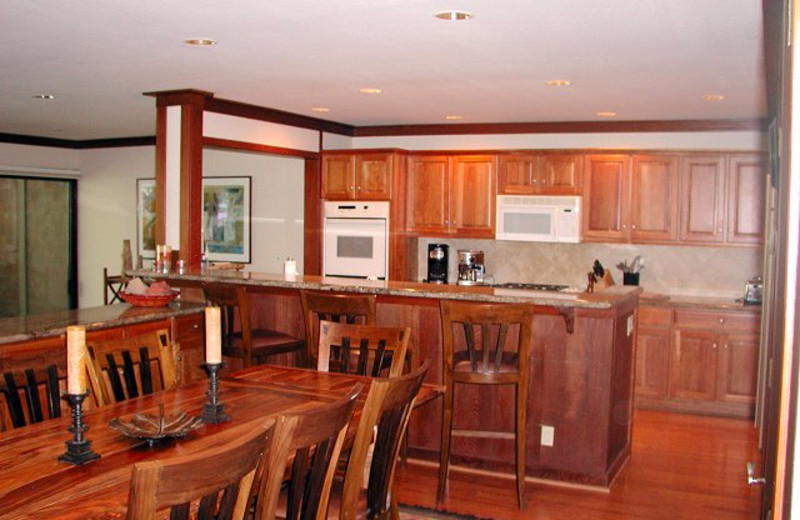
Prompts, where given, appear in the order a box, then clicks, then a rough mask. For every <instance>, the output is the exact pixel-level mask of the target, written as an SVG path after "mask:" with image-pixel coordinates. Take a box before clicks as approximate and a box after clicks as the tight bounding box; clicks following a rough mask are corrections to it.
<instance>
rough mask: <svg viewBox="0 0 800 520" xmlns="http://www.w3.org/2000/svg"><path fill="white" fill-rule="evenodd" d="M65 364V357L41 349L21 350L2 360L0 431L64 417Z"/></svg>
mask: <svg viewBox="0 0 800 520" xmlns="http://www.w3.org/2000/svg"><path fill="white" fill-rule="evenodd" d="M65 364H66V361H65V358H63V356H61V357H59V358H56V359H53V358H50V357H49V356H44V355H43V354H42V353H41V352H40V353H35V352H30V353H27V352H17V353H15V355H14V357H10V358H7V359H3V360H2V361H1V362H0V366H2V378H0V395H2V403H0V404H2V408H3V410H2V411H0V431H4V430H7V429H9V427H10V428H21V427H23V426H27V425H29V424H34V423H38V422H42V421H44V420H46V419H54V418H56V417H61V414H62V404H63V401H62V399H61V393H62V391H63V389H64V388H65V386H66V383H65V381H66V368H65Z"/></svg>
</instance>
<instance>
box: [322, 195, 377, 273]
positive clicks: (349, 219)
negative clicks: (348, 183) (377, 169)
mask: <svg viewBox="0 0 800 520" xmlns="http://www.w3.org/2000/svg"><path fill="white" fill-rule="evenodd" d="M388 273H389V203H388V202H385V201H378V202H374V201H369V202H358V201H348V202H329V201H326V202H325V206H324V223H323V244H322V274H323V275H325V276H343V277H348V278H377V279H378V280H386V278H387V276H388Z"/></svg>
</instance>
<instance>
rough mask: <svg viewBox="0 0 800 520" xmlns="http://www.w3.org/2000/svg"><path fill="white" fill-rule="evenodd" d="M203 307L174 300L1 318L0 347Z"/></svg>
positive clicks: (162, 316)
mask: <svg viewBox="0 0 800 520" xmlns="http://www.w3.org/2000/svg"><path fill="white" fill-rule="evenodd" d="M202 310H203V305H202V304H200V303H194V302H181V301H174V302H172V303H170V304H169V305H167V306H166V307H132V306H130V305H128V304H127V303H118V304H114V305H104V306H101V307H87V308H85V309H72V310H66V311H57V312H50V313H46V314H36V315H32V316H17V317H13V318H0V344H3V343H16V342H19V341H27V340H31V339H38V338H48V337H55V336H61V335H63V334H65V333H66V327H68V326H70V325H83V326H85V327H86V330H87V331H91V330H99V329H107V328H111V327H121V326H125V325H133V324H136V323H143V322H147V321H154V320H161V319H165V318H171V317H173V316H183V315H186V314H193V313H196V312H201V311H202Z"/></svg>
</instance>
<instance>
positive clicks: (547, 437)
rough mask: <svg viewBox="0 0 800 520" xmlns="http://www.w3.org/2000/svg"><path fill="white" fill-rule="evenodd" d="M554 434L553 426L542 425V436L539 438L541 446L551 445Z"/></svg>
mask: <svg viewBox="0 0 800 520" xmlns="http://www.w3.org/2000/svg"><path fill="white" fill-rule="evenodd" d="M555 436H556V428H555V426H548V425H546V424H543V425H542V438H541V445H542V446H552V445H553V441H554V440H555Z"/></svg>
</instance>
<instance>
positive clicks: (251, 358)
mask: <svg viewBox="0 0 800 520" xmlns="http://www.w3.org/2000/svg"><path fill="white" fill-rule="evenodd" d="M203 293H204V295H205V298H206V303H208V304H211V305H216V306H218V307H220V308H221V309H222V313H221V314H222V354H223V355H224V356H228V357H234V358H239V359H241V360H242V364H243V365H244V368H248V367H250V366H252V365H258V364H260V363H264V362H265V361H266V360H265V358H267V357H269V356H273V355H275V354H285V353H289V352H296V353H298V354H302V351H303V346H304V345H305V342H304V341H303V340H302V339H300V338H296V337H294V336H291V335H289V334H285V333H283V332H279V331H277V330H272V329H261V328H253V327H251V325H250V319H251V317H250V298H249V296H248V294H247V289H246V288H245V287H244V286H243V285H240V286H234V285H230V284H221V283H204V284H203ZM237 309H238V313H237V312H236V310H237ZM236 314H238V316H239V330H236V327H235V325H236V323H235V320H234V316H235V315H236Z"/></svg>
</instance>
